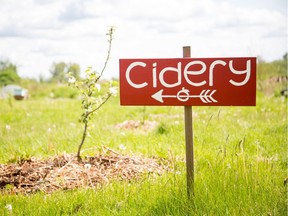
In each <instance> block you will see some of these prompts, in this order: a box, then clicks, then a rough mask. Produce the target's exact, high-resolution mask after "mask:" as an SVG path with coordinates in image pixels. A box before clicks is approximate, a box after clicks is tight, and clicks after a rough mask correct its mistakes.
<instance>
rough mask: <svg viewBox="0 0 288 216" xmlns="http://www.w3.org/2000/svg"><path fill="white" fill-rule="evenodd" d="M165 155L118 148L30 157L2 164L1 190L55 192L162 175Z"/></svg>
mask: <svg viewBox="0 0 288 216" xmlns="http://www.w3.org/2000/svg"><path fill="white" fill-rule="evenodd" d="M168 166H169V165H168V163H167V161H165V160H163V159H155V158H144V157H140V156H124V155H121V154H119V153H116V152H114V151H110V152H109V153H106V154H105V155H98V156H95V157H86V158H85V159H83V160H82V162H78V161H77V159H76V157H75V155H72V154H64V155H61V156H54V157H51V158H48V159H47V160H40V159H33V158H31V159H28V160H20V161H18V163H13V164H7V165H4V164H0V191H1V192H4V193H5V192H8V193H13V194H14V193H15V194H17V193H25V194H29V193H34V192H37V191H42V192H45V193H51V192H53V191H56V190H70V189H74V188H80V187H92V188H95V187H99V186H101V185H103V184H107V183H109V182H110V181H111V180H128V181H130V180H132V179H137V178H140V177H141V176H143V174H144V173H149V174H152V175H161V174H162V173H163V172H165V171H167V170H168Z"/></svg>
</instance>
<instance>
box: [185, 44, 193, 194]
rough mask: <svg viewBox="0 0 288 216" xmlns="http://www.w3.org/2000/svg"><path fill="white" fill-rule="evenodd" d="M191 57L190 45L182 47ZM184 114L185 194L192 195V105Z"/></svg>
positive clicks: (186, 55) (187, 56) (187, 107)
mask: <svg viewBox="0 0 288 216" xmlns="http://www.w3.org/2000/svg"><path fill="white" fill-rule="evenodd" d="M189 57H191V50H190V46H185V47H183V58H189ZM184 114H185V144H186V175H187V195H188V198H191V197H192V196H193V195H194V149H193V121H192V120H193V117H192V106H184Z"/></svg>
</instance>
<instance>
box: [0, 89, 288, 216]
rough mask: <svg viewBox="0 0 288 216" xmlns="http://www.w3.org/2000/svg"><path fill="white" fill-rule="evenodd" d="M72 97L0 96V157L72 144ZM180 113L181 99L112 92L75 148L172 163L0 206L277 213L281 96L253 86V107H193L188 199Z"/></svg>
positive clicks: (283, 202)
mask: <svg viewBox="0 0 288 216" xmlns="http://www.w3.org/2000/svg"><path fill="white" fill-rule="evenodd" d="M80 104H81V101H79V100H77V99H67V98H58V99H51V98H36V99H35V98H31V99H29V100H26V101H10V102H9V101H8V100H0V146H1V148H0V163H2V164H3V163H8V162H15V161H17V160H19V159H20V158H30V157H37V158H39V157H41V158H46V157H48V156H51V155H56V154H63V153H64V152H67V153H76V151H77V147H78V144H79V142H80V139H81V133H82V124H80V123H79V122H78V118H79V115H80V114H81V113H80ZM183 115H184V110H183V107H145V108H144V107H120V105H119V98H117V97H115V98H112V99H111V100H109V101H108V102H107V104H105V106H103V109H101V110H100V111H99V112H98V113H97V114H96V115H95V117H94V119H93V121H92V122H91V125H90V135H89V137H88V138H87V140H86V142H85V144H84V147H83V150H84V151H83V153H82V154H83V155H95V154H97V153H99V151H101V147H102V146H107V147H109V148H111V149H114V150H115V151H117V152H120V153H122V154H134V155H144V156H147V157H152V156H156V157H163V158H166V159H169V160H170V161H172V165H173V166H172V171H171V172H167V173H165V174H164V175H161V176H157V177H155V176H150V175H148V174H147V176H143V178H142V179H141V180H138V181H136V180H135V181H132V182H125V181H112V182H110V183H109V184H108V185H105V186H103V187H102V188H99V189H98V190H94V189H89V188H83V189H77V190H73V191H58V192H55V193H52V194H44V193H36V194H32V195H13V194H9V193H2V194H1V195H0V215H12V213H13V215H286V214H287V185H284V180H285V179H286V178H287V98H285V97H283V96H279V95H277V94H276V96H275V95H274V94H272V95H271V94H270V95H267V94H264V93H263V91H258V92H257V106H256V107H193V127H194V149H195V196H194V197H193V199H191V200H188V199H187V194H186V167H185V160H184V159H185V140H184V120H183V119H184V116H183ZM143 119H144V121H156V122H157V126H156V127H155V128H153V129H151V130H147V131H146V130H143V129H141V128H138V129H133V130H132V129H119V128H116V127H115V126H116V125H117V124H119V123H121V122H123V121H125V120H140V121H143ZM123 147H124V148H123ZM7 205H11V206H12V211H9V210H8V209H7V208H6V207H7Z"/></svg>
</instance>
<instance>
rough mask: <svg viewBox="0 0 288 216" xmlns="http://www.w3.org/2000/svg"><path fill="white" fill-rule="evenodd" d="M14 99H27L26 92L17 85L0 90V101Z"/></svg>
mask: <svg viewBox="0 0 288 216" xmlns="http://www.w3.org/2000/svg"><path fill="white" fill-rule="evenodd" d="M9 96H12V97H14V98H15V99H16V100H23V99H27V98H28V90H27V89H24V88H22V87H20V86H17V85H7V86H4V87H3V88H2V89H1V90H0V99H5V98H8V97H9Z"/></svg>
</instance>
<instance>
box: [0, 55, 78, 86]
mask: <svg viewBox="0 0 288 216" xmlns="http://www.w3.org/2000/svg"><path fill="white" fill-rule="evenodd" d="M49 72H50V77H49V78H48V79H44V78H43V77H41V76H40V80H39V81H40V82H48V83H49V82H51V83H55V82H56V83H64V82H66V81H67V73H68V72H70V73H71V74H72V75H73V76H74V77H76V78H80V73H81V69H80V66H79V64H77V63H73V62H72V63H66V62H53V63H52V65H51V67H50V69H49ZM20 81H21V77H20V76H19V74H18V66H17V65H16V64H14V63H12V62H11V61H10V60H0V87H1V86H6V85H9V84H17V83H19V82H20Z"/></svg>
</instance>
